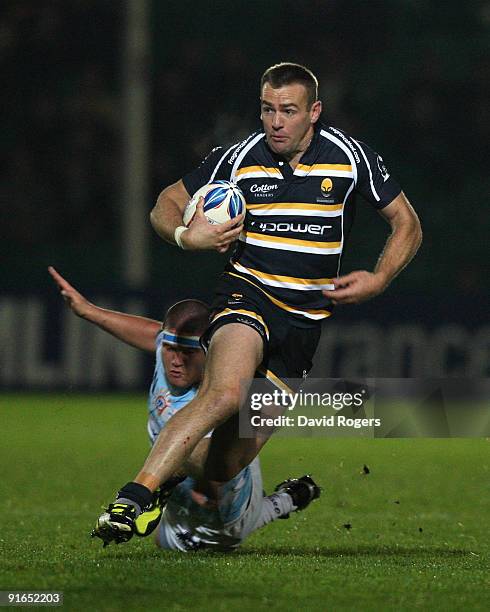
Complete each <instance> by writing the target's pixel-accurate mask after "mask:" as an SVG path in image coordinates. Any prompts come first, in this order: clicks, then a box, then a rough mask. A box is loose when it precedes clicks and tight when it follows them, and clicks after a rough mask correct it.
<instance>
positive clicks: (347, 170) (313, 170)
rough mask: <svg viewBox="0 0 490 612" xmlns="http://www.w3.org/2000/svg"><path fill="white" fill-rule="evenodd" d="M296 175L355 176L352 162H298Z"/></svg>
mask: <svg viewBox="0 0 490 612" xmlns="http://www.w3.org/2000/svg"><path fill="white" fill-rule="evenodd" d="M294 174H295V175H296V176H306V175H308V176H338V177H341V178H354V172H353V171H352V166H351V165H350V164H312V165H311V166H308V165H306V164H298V165H297V166H296V169H295V170H294Z"/></svg>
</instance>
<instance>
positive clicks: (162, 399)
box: [154, 391, 172, 415]
mask: <svg viewBox="0 0 490 612" xmlns="http://www.w3.org/2000/svg"><path fill="white" fill-rule="evenodd" d="M171 404H172V402H171V400H170V391H165V393H163V394H160V395H158V396H157V398H156V399H155V401H154V406H155V408H156V411H157V412H158V414H159V415H161V414H162V412H164V410H166V409H167V408H169V407H170V406H171Z"/></svg>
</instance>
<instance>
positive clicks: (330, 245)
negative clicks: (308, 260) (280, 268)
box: [239, 232, 342, 255]
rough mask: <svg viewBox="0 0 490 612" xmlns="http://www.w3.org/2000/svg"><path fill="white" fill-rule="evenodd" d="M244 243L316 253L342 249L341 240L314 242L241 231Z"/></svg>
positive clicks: (327, 252) (328, 252)
mask: <svg viewBox="0 0 490 612" xmlns="http://www.w3.org/2000/svg"><path fill="white" fill-rule="evenodd" d="M239 239H240V240H241V241H242V242H245V243H246V244H253V245H255V246H260V247H265V248H268V249H279V250H280V251H294V252H298V251H299V252H301V253H316V254H318V255H331V254H333V253H340V252H341V251H342V243H341V242H314V241H313V240H299V239H298V238H282V237H280V236H269V235H268V234H256V233H253V232H242V233H241V234H240V238H239Z"/></svg>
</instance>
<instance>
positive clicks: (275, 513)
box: [255, 493, 296, 529]
mask: <svg viewBox="0 0 490 612" xmlns="http://www.w3.org/2000/svg"><path fill="white" fill-rule="evenodd" d="M295 509H296V506H295V505H294V504H293V500H292V499H291V496H290V495H289V494H288V493H273V494H272V495H267V497H264V499H263V503H262V512H261V513H260V516H259V520H258V521H257V525H256V527H255V529H260V528H261V527H263V526H264V525H267V524H268V523H271V522H272V521H275V520H276V519H278V518H281V516H285V515H286V514H289V513H290V512H293V510H295Z"/></svg>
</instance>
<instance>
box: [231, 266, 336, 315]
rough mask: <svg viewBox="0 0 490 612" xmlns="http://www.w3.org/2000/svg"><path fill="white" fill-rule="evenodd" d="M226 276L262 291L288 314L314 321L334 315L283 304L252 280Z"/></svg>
mask: <svg viewBox="0 0 490 612" xmlns="http://www.w3.org/2000/svg"><path fill="white" fill-rule="evenodd" d="M226 274H229V275H230V276H235V277H236V278H239V279H240V280H243V281H245V282H246V283H249V284H250V285H253V286H254V287H255V288H256V289H258V290H259V291H261V292H262V293H263V294H264V295H265V296H266V297H267V298H268V299H269V300H270V301H271V302H272V303H273V304H275V305H276V306H277V307H278V308H280V309H281V310H286V311H287V312H292V313H294V314H299V315H303V316H304V317H307V318H308V319H314V320H319V319H325V318H326V317H330V316H331V315H332V313H331V312H330V311H329V310H321V309H317V308H303V309H300V308H293V307H292V306H288V305H287V304H285V303H284V302H281V300H278V299H277V298H275V297H274V296H272V295H271V294H270V293H267V291H264V290H263V289H262V287H259V285H256V284H255V283H253V282H252V281H251V280H249V279H248V278H245V277H244V276H242V275H241V274H235V273H234V272H226Z"/></svg>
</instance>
